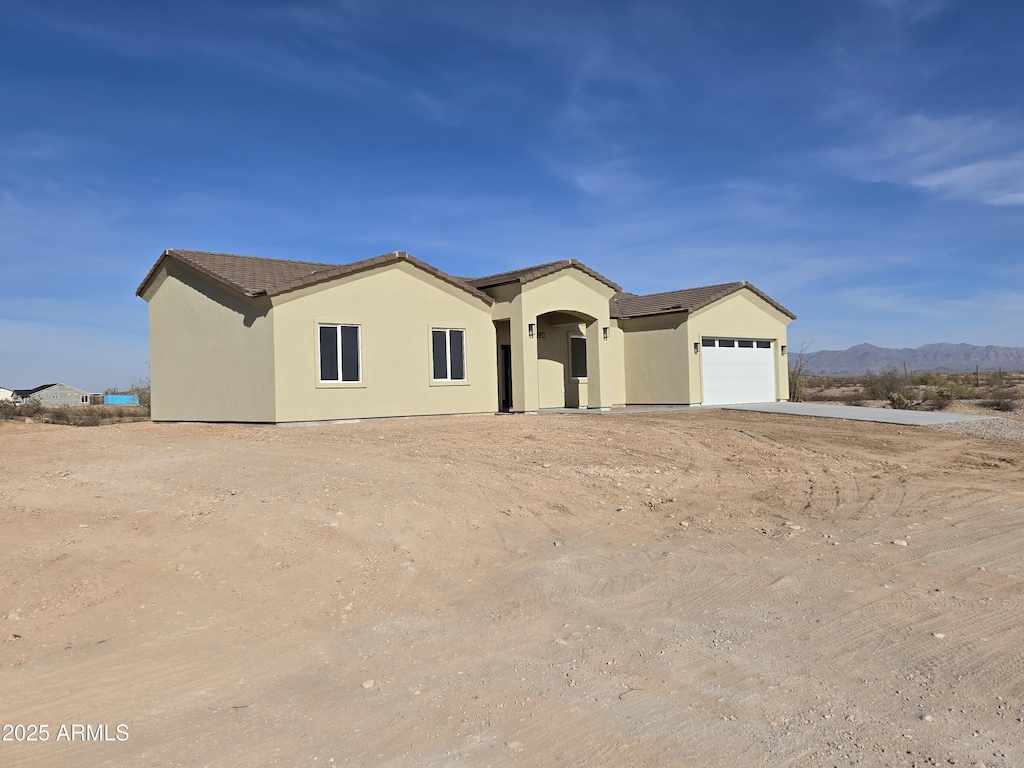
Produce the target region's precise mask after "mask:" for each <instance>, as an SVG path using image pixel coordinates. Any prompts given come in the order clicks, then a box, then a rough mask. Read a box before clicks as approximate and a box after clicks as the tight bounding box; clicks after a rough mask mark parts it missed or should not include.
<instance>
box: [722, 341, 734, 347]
mask: <svg viewBox="0 0 1024 768" xmlns="http://www.w3.org/2000/svg"><path fill="white" fill-rule="evenodd" d="M718 346H720V347H735V346H736V340H735V339H719V340H718Z"/></svg>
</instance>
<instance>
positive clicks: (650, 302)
mask: <svg viewBox="0 0 1024 768" xmlns="http://www.w3.org/2000/svg"><path fill="white" fill-rule="evenodd" d="M742 288H746V289H747V290H750V291H753V292H754V293H755V294H757V295H758V296H760V297H761V298H762V299H764V300H765V301H766V302H768V303H769V304H771V305H772V306H773V307H775V308H776V309H777V310H779V311H780V312H782V313H783V314H785V315H787V316H789V317H791V318H793V319H794V320H795V319H796V315H794V314H793V313H792V312H790V311H789V310H788V309H786V308H785V307H784V306H782V305H781V304H779V303H777V302H776V301H774V300H773V299H772V298H770V297H769V296H768V295H767V294H765V293H762V292H761V291H759V290H758V289H757V288H755V287H754V286H752V285H751V284H750V283H748V282H746V281H743V282H738V283H721V284H719V285H707V286H704V287H702V288H687V289H685V290H682V291H666V292H665V293H651V294H648V295H646V296H637V295H636V294H633V293H617V294H615V296H613V297H612V300H611V315H612V317H617V318H620V319H623V318H628V317H643V316H645V315H664V314H667V313H669V312H695V311H696V310H698V309H700V308H702V307H706V306H708V305H709V304H712V303H714V302H716V301H718V300H719V299H723V298H725V297H726V296H728V295H729V294H731V293H735V292H736V291H738V290H740V289H742Z"/></svg>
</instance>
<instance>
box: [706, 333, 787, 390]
mask: <svg viewBox="0 0 1024 768" xmlns="http://www.w3.org/2000/svg"><path fill="white" fill-rule="evenodd" d="M701 344H702V347H701V355H702V357H703V358H704V359H703V361H702V367H703V370H704V405H733V404H736V403H774V402H775V350H774V348H773V346H774V345H773V344H772V342H770V341H755V340H750V339H708V338H705V339H703V340H702V342H701Z"/></svg>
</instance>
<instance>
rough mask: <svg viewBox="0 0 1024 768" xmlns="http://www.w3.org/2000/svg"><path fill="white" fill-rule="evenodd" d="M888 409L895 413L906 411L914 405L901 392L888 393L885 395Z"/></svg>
mask: <svg viewBox="0 0 1024 768" xmlns="http://www.w3.org/2000/svg"><path fill="white" fill-rule="evenodd" d="M886 399H887V400H888V401H889V407H891V408H892V409H894V410H897V411H907V410H910V409H911V408H913V407H914V403H913V402H912V401H911V400H910V398H909V397H907V396H906V395H905V394H903V393H902V392H890V393H889V394H888V395H886Z"/></svg>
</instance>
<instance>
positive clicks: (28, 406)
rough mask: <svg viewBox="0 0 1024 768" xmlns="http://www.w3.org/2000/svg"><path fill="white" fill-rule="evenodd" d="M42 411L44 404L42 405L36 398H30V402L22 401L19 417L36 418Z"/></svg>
mask: <svg viewBox="0 0 1024 768" xmlns="http://www.w3.org/2000/svg"><path fill="white" fill-rule="evenodd" d="M41 410H43V404H42V403H40V402H39V401H38V400H37V399H36V398H34V397H30V398H29V399H28V400H22V401H21V405H20V406H19V408H18V415H19V416H35V415H36V414H38V413H39V412H40V411H41Z"/></svg>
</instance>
